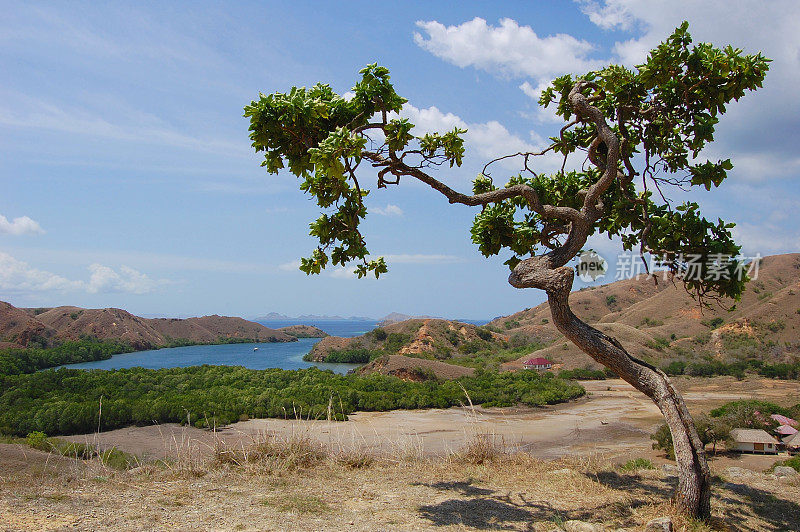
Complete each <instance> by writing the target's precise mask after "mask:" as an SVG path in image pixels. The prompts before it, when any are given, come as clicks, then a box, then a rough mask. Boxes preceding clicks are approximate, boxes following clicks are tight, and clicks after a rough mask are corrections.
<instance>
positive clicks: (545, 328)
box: [488, 253, 800, 368]
mask: <svg viewBox="0 0 800 532" xmlns="http://www.w3.org/2000/svg"><path fill="white" fill-rule="evenodd" d="M723 303H724V304H727V305H728V306H730V305H732V302H727V303H725V302H723ZM570 304H571V306H572V309H573V311H574V312H575V314H576V315H577V316H578V317H580V318H581V319H583V320H585V321H587V322H588V323H591V324H594V325H595V326H596V327H598V328H599V329H601V330H602V331H604V332H606V333H607V334H609V335H610V336H614V337H615V338H617V340H619V341H620V342H621V343H622V344H623V345H624V346H625V347H626V349H628V350H629V352H631V354H633V355H636V356H640V357H643V358H645V359H648V360H652V361H657V362H659V361H663V360H668V359H678V358H680V359H692V358H694V359H698V358H704V357H705V358H707V357H711V358H717V359H724V360H729V361H730V360H735V359H739V358H745V357H758V358H763V359H765V360H771V361H785V360H793V359H796V358H798V357H800V254H798V253H793V254H786V255H773V256H769V257H764V258H763V259H761V261H760V265H759V270H758V277H757V278H756V279H754V280H752V281H750V282H749V283H748V284H747V288H746V290H745V292H744V294H743V295H742V300H741V301H740V302H739V303H737V304H736V305H735V307H733V308H725V307H723V306H720V305H715V304H712V308H707V309H701V308H700V306H699V305H698V303H697V301H695V300H694V299H693V298H692V297H691V296H690V295H689V294H688V293H687V292H686V291H685V290H684V288H683V285H682V284H680V283H679V282H678V283H675V284H673V283H672V282H671V281H669V280H664V279H663V274H661V276H660V277H659V282H658V284H656V283H655V282H654V281H653V280H652V279H648V278H640V279H638V280H637V279H628V280H624V281H617V282H614V283H610V284H607V285H603V286H598V287H590V288H584V289H582V290H579V291H577V292H573V293H572V294H571V296H570ZM488 326H489V327H491V328H493V329H494V330H497V331H502V332H503V333H505V334H511V335H513V334H517V333H521V332H524V333H525V334H528V335H535V336H538V337H540V338H542V339H543V340H549V341H551V342H553V343H552V344H551V345H550V346H548V347H546V348H544V349H541V350H539V351H536V352H535V353H536V356H543V357H547V358H550V359H551V360H553V361H554V362H561V363H563V364H564V366H565V367H567V368H574V367H583V366H585V365H589V366H592V367H598V366H597V365H596V364H595V363H594V361H593V360H592V359H590V358H589V357H588V356H586V355H585V354H583V353H582V352H580V351H579V350H578V349H577V348H576V347H574V346H573V345H572V343H570V342H568V341H567V340H566V339H565V338H564V337H563V336H562V335H561V334H560V333H559V332H558V331H557V330H556V329H555V327H554V326H553V325H552V323H551V321H550V309H549V307H548V306H547V304H546V303H543V304H541V305H539V306H537V307H534V308H531V309H526V310H524V311H522V312H517V313H516V314H512V315H510V316H505V317H502V318H497V319H495V320H493V321H492V322H490V323H489V324H488ZM529 356H530V355H526V356H525V357H522V358H520V359H519V360H517V361H516V362H512V363H509V364H508V365H506V367H507V368H515V367H521V365H522V361H523V360H524V359H527V358H528V357H529Z"/></svg>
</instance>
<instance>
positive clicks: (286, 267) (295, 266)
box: [278, 260, 300, 272]
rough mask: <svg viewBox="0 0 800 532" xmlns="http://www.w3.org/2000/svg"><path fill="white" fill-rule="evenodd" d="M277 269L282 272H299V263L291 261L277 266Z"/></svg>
mask: <svg viewBox="0 0 800 532" xmlns="http://www.w3.org/2000/svg"><path fill="white" fill-rule="evenodd" d="M278 269H279V270H280V271H282V272H297V271H300V261H299V260H292V261H289V262H284V263H283V264H279V265H278Z"/></svg>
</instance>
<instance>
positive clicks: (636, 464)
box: [619, 458, 655, 471]
mask: <svg viewBox="0 0 800 532" xmlns="http://www.w3.org/2000/svg"><path fill="white" fill-rule="evenodd" d="M619 468H620V469H621V470H622V471H639V470H640V469H655V466H653V462H651V461H650V460H648V459H647V458H635V459H633V460H628V461H627V462H625V463H624V464H622V465H621V466H619Z"/></svg>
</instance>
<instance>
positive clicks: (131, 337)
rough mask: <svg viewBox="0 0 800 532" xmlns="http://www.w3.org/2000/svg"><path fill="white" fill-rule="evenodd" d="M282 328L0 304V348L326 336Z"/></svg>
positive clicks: (310, 329)
mask: <svg viewBox="0 0 800 532" xmlns="http://www.w3.org/2000/svg"><path fill="white" fill-rule="evenodd" d="M284 329H285V330H283V329H270V328H269V327H265V326H263V325H261V324H260V323H255V322H252V321H247V320H245V319H243V318H236V317H229V316H218V315H213V316H203V317H200V318H186V319H179V318H142V317H139V316H134V315H133V314H131V313H129V312H127V311H125V310H122V309H118V308H104V309H86V308H80V307H72V306H65V307H56V308H36V309H32V308H31V309H24V308H16V307H14V306H13V305H10V304H9V303H5V302H0V347H28V346H40V345H45V346H47V345H52V344H54V343H57V342H58V341H60V340H75V339H78V338H81V337H84V336H90V337H94V338H100V339H103V340H121V341H125V342H128V343H130V344H131V345H132V346H134V348H136V349H152V348H157V347H164V346H168V345H171V344H174V343H175V342H190V343H198V344H214V343H219V342H224V341H231V340H234V341H235V340H243V341H247V340H252V341H258V342H294V341H297V338H298V337H318V338H322V337H324V336H327V335H326V334H325V333H324V332H323V331H321V330H319V329H317V328H316V327H309V326H305V327H302V328H299V329H298V328H297V327H286V328H284Z"/></svg>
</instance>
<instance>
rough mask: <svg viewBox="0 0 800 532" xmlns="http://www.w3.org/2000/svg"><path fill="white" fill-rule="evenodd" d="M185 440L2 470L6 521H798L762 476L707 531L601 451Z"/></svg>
mask: <svg viewBox="0 0 800 532" xmlns="http://www.w3.org/2000/svg"><path fill="white" fill-rule="evenodd" d="M175 443H176V444H179V445H180V446H179V449H180V450H181V453H182V454H180V455H179V458H178V459H176V460H173V461H169V462H166V461H158V462H153V463H150V464H146V465H143V466H139V467H137V468H135V469H133V470H131V471H130V472H120V471H115V470H110V469H108V468H104V466H103V465H102V463H100V462H99V461H98V460H96V459H95V460H89V461H74V462H71V463H66V462H63V460H64V459H63V458H62V457H58V460H59V465H58V467H56V466H55V465H54V464H45V466H44V468H45V470H44V472H43V471H41V470H39V471H36V472H34V471H29V472H21V473H18V474H15V475H10V476H8V475H2V474H0V515H3V516H8V517H7V519H8V520H9V522H11V523H14V525H13V527H12V528H15V529H26V528H36V529H47V528H48V527H50V528H57V527H75V528H77V529H79V530H81V529H82V530H104V529H115V530H141V529H161V528H169V527H173V526H177V527H179V528H189V529H226V530H228V529H242V530H264V529H267V530H270V529H289V530H301V529H313V530H341V529H356V530H358V529H362V530H375V529H393V528H400V529H408V530H426V529H435V530H451V529H453V530H474V529H493V528H502V529H510V530H544V531H550V530H552V529H553V528H556V527H559V526H561V525H563V524H565V523H566V522H567V521H569V520H573V519H577V520H581V521H587V522H593V523H602V524H603V525H604V526H606V527H607V528H612V529H613V528H621V527H624V528H626V529H629V530H634V529H637V528H641V527H642V526H643V525H644V523H646V522H647V521H648V520H650V519H652V518H655V517H662V516H665V515H669V516H671V517H672V518H673V522H674V524H675V529H676V530H693V531H710V530H725V529H735V530H791V529H792V526H794V525H793V523H795V522H794V521H792V520H791V516H792V515H796V514H797V513H798V512H800V504H798V501H800V485H799V484H800V482H798V481H796V480H795V481H776V480H774V479H770V478H769V477H767V476H765V475H758V474H757V475H756V476H754V477H753V479H752V480H748V483H747V484H743V483H741V482H742V481H741V480H738V481H736V482H738V483H736V482H735V483H731V482H725V481H723V480H717V481H716V483H715V484H714V512H715V520H714V521H712V523H710V524H706V523H698V522H695V521H692V520H687V519H685V518H684V517H682V516H680V515H679V514H678V513H677V512H676V511H675V509H674V508H673V506H672V504H671V502H670V499H671V495H672V491H673V489H674V484H675V478H674V477H671V476H669V475H667V474H666V473H664V472H663V471H662V470H661V469H646V468H636V469H635V470H633V471H625V470H621V469H620V467H619V466H618V465H615V464H614V463H612V462H611V460H610V459H609V458H607V457H606V456H604V455H600V454H591V455H586V456H580V457H572V458H569V459H562V460H557V461H543V460H539V459H536V458H533V457H532V456H531V455H530V454H527V453H524V452H519V450H518V449H515V448H513V447H509V446H506V445H505V443H504V442H503V441H502V439H501V438H497V437H495V436H493V435H491V434H475V435H474V436H473V437H472V438H471V439H470V440H469V441H468V443H467V445H465V446H464V447H463V448H462V449H459V450H458V451H456V452H453V453H451V454H450V455H448V456H445V457H439V458H431V457H427V458H422V457H420V456H418V455H414V453H408V454H406V455H401V454H391V455H375V454H372V453H370V452H369V450H368V449H365V448H364V447H362V446H360V445H358V444H357V443H354V444H353V445H352V446H349V447H336V448H331V447H330V446H324V445H322V444H319V443H317V442H315V441H314V440H311V439H310V438H308V436H307V434H305V433H303V432H302V431H298V432H297V433H295V434H293V435H291V436H290V437H279V436H275V435H270V434H260V435H259V436H257V437H255V438H253V440H252V441H251V442H249V443H248V444H246V445H242V446H240V447H238V448H227V447H225V446H224V445H223V444H222V443H221V441H220V442H218V443H217V444H216V445H215V447H214V448H213V453H206V452H201V451H203V450H202V449H198V448H197V447H194V446H192V445H191V444H187V443H186V442H177V441H176V442H175ZM34 452H36V453H38V451H34ZM40 454H42V456H46V455H43V453H40ZM37 456H39V455H37ZM0 468H2V465H0ZM34 477H35V481H33V478H34Z"/></svg>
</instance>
